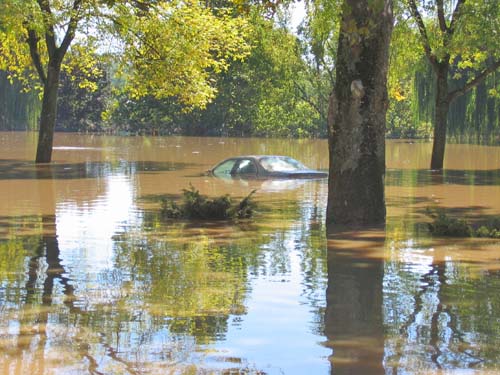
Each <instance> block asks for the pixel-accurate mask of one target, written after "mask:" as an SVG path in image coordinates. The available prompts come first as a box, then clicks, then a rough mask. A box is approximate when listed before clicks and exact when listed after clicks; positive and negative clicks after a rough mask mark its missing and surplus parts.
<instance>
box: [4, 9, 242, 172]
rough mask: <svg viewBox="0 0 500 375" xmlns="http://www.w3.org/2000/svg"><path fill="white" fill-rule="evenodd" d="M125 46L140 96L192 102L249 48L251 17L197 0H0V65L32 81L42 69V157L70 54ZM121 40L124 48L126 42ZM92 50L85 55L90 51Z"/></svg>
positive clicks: (204, 96)
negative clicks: (61, 78)
mask: <svg viewBox="0 0 500 375" xmlns="http://www.w3.org/2000/svg"><path fill="white" fill-rule="evenodd" d="M101 31H102V32H107V33H108V35H112V36H113V37H114V38H115V39H113V42H112V44H114V47H115V48H116V49H118V50H119V51H120V52H122V57H123V59H122V66H123V67H124V69H122V70H123V71H125V72H127V74H128V77H127V80H126V82H127V87H128V88H129V89H130V91H132V92H133V94H134V95H135V96H141V95H146V94H153V95H155V96H156V97H165V96H175V97H177V98H178V99H179V101H181V102H182V103H185V104H186V105H187V106H188V107H189V106H195V107H196V106H204V105H206V104H207V102H208V101H210V100H211V98H213V96H214V93H215V89H214V80H213V75H214V74H217V73H219V72H221V71H223V70H224V69H226V68H227V66H228V64H229V61H230V60H232V59H233V58H240V57H243V56H245V54H246V53H247V49H248V48H247V47H248V46H247V44H246V42H245V38H244V37H245V33H246V31H247V28H246V23H245V21H244V20H242V19H240V18H236V17H233V16H231V15H230V14H229V12H227V11H224V10H223V9H218V10H217V11H216V12H214V11H213V10H211V9H208V8H206V7H204V6H202V5H200V4H199V3H197V2H193V3H191V2H189V1H188V2H184V1H179V2H177V1H168V2H166V1H157V0H150V1H148V0H146V1H136V0H111V1H110V0H22V1H21V0H3V1H2V2H1V3H0V69H3V70H6V71H8V72H9V73H10V75H11V77H12V79H15V78H17V79H24V82H31V81H32V80H33V77H34V75H37V76H38V78H39V81H40V82H41V85H39V89H40V91H41V92H42V111H41V116H40V126H39V137H38V146H37V153H36V162H38V163H46V162H50V161H51V158H52V145H53V136H54V127H55V121H56V114H57V96H58V87H59V78H60V74H61V70H62V69H67V70H68V72H70V73H71V70H72V67H71V66H70V65H69V64H65V57H66V56H67V54H68V53H71V51H72V50H78V53H79V54H80V55H81V58H79V59H72V61H73V62H76V63H81V64H82V65H83V64H87V66H80V67H79V68H78V71H80V72H81V71H87V72H88V73H89V74H95V70H94V69H93V68H92V59H90V58H86V57H85V54H84V53H85V52H90V53H91V54H93V53H94V51H95V49H96V48H103V46H104V45H106V44H109V41H108V40H106V39H102V40H100V39H99V36H103V35H105V34H102V33H101ZM120 48H121V50H120ZM88 56H90V55H87V57H88Z"/></svg>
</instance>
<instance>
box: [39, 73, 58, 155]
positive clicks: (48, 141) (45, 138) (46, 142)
mask: <svg viewBox="0 0 500 375" xmlns="http://www.w3.org/2000/svg"><path fill="white" fill-rule="evenodd" d="M60 73H61V65H60V64H59V63H49V67H48V70H47V80H46V82H45V85H44V87H43V100H42V113H41V115H40V129H39V131H38V145H37V149H36V159H35V160H36V162H37V163H50V161H51V160H52V143H53V139H54V127H55V124H56V115H57V91H58V89H59V75H60Z"/></svg>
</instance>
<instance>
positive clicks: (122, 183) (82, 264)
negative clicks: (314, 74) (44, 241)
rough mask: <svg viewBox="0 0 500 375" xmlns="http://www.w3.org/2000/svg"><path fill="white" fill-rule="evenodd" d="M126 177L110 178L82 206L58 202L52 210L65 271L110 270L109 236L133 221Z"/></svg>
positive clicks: (111, 247) (72, 202)
mask: <svg viewBox="0 0 500 375" xmlns="http://www.w3.org/2000/svg"><path fill="white" fill-rule="evenodd" d="M133 211H134V197H133V190H132V185H131V181H130V179H129V177H127V176H124V175H111V176H109V177H107V179H106V193H105V194H104V195H102V196H99V197H98V198H97V199H95V200H93V201H89V202H84V203H83V204H77V203H76V202H74V201H66V202H61V203H59V204H58V205H57V208H56V225H57V238H58V243H59V249H60V251H61V258H62V259H64V261H65V263H66V264H68V263H67V262H69V264H68V265H69V269H68V271H69V270H70V269H71V268H73V270H76V269H77V270H78V271H79V272H82V273H88V272H92V273H97V272H99V271H100V270H104V269H109V268H111V267H112V258H113V236H114V235H115V234H117V233H118V232H120V231H121V230H123V229H124V227H125V226H130V225H131V223H133V222H134V221H135V220H134V217H133V216H134V212H133Z"/></svg>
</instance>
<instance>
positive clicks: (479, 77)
mask: <svg viewBox="0 0 500 375" xmlns="http://www.w3.org/2000/svg"><path fill="white" fill-rule="evenodd" d="M498 68H500V60H497V61H495V62H494V63H493V64H491V65H490V66H489V67H487V68H486V69H484V70H483V71H482V72H480V73H479V74H478V75H477V76H476V77H474V79H473V80H472V81H470V82H469V83H467V84H465V85H464V86H463V87H460V88H458V89H456V90H453V91H450V92H449V93H448V102H449V103H451V102H452V101H453V100H455V99H456V98H458V97H459V96H461V95H463V94H465V93H467V91H470V90H472V89H473V88H474V87H476V86H477V85H479V84H480V83H481V82H483V81H484V80H485V79H486V77H487V76H488V75H489V74H491V73H493V72H494V71H495V70H497V69H498Z"/></svg>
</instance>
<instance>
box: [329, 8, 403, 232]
mask: <svg viewBox="0 0 500 375" xmlns="http://www.w3.org/2000/svg"><path fill="white" fill-rule="evenodd" d="M342 12H343V13H342V21H341V26H340V36H339V43H338V52H337V62H336V77H335V87H334V89H333V92H332V95H331V98H330V106H329V116H328V127H329V137H328V138H329V152H330V177H329V186H328V207H327V222H329V223H338V224H363V225H364V224H377V223H382V222H384V221H385V199H384V175H385V121H386V120H385V114H386V110H387V106H388V95H387V87H386V84H387V70H388V60H389V59H388V57H389V43H390V38H391V33H392V28H393V13H392V1H391V0H345V1H344V4H343V9H342Z"/></svg>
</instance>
